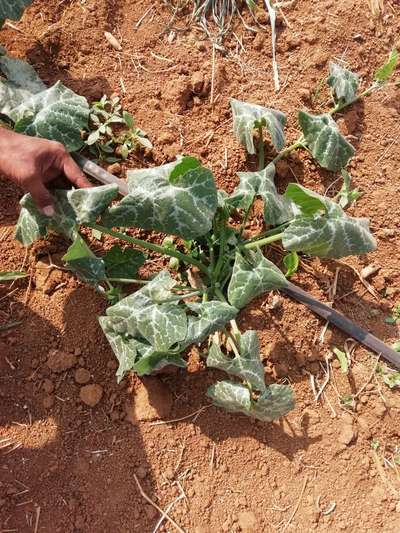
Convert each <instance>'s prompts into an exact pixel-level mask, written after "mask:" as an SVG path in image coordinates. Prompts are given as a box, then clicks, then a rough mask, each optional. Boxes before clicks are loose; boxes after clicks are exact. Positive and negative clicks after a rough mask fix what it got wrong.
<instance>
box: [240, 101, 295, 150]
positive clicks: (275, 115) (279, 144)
mask: <svg viewBox="0 0 400 533" xmlns="http://www.w3.org/2000/svg"><path fill="white" fill-rule="evenodd" d="M230 102H231V108H232V114H233V130H234V133H235V135H236V137H237V139H238V140H239V142H241V143H242V144H243V145H244V146H246V150H247V152H248V153H249V154H255V153H256V149H255V146H254V139H253V131H254V129H255V128H256V127H258V125H261V126H266V127H267V130H268V132H269V133H270V135H271V140H272V144H273V145H274V147H275V148H276V149H277V150H282V148H283V147H284V146H285V133H284V127H285V124H286V116H285V114H284V113H282V112H281V111H276V110H274V109H268V108H266V107H262V106H260V105H257V104H249V103H247V102H241V101H240V100H236V99H235V98H231V100H230Z"/></svg>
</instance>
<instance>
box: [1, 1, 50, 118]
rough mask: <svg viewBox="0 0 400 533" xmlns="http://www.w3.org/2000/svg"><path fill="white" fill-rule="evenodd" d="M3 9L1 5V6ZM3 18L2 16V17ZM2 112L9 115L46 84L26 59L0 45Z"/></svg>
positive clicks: (42, 89)
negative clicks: (7, 52)
mask: <svg viewBox="0 0 400 533" xmlns="http://www.w3.org/2000/svg"><path fill="white" fill-rule="evenodd" d="M0 2H1V0H0ZM0 11H1V7H0ZM0 18H1V17H0ZM0 71H1V72H3V74H4V76H5V77H6V78H7V79H2V78H1V77H0V113H2V114H3V115H7V116H9V114H10V112H11V110H12V109H14V108H15V107H17V106H18V105H20V104H21V103H22V102H24V101H25V100H27V99H29V98H30V97H31V96H32V95H34V94H37V93H40V92H42V91H44V90H46V85H45V84H44V83H43V82H42V80H41V79H40V78H39V76H38V75H37V73H36V71H35V69H33V68H32V67H31V66H30V65H29V64H28V63H27V62H26V61H22V60H21V59H13V58H11V57H8V56H7V55H5V50H4V54H3V53H2V50H1V47H0Z"/></svg>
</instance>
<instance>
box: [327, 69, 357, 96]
mask: <svg viewBox="0 0 400 533" xmlns="http://www.w3.org/2000/svg"><path fill="white" fill-rule="evenodd" d="M359 84H360V81H359V78H358V76H357V74H354V72H351V71H350V70H347V69H345V68H343V67H341V66H340V65H337V64H336V63H330V64H329V78H328V85H329V87H332V91H333V93H334V95H335V97H336V99H337V100H339V101H341V102H344V103H346V104H347V103H350V102H352V101H353V100H354V98H355V96H356V94H357V89H358V86H359Z"/></svg>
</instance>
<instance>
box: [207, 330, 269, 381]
mask: <svg viewBox="0 0 400 533" xmlns="http://www.w3.org/2000/svg"><path fill="white" fill-rule="evenodd" d="M239 352H240V355H235V356H234V357H228V356H227V355H225V354H224V353H223V352H222V351H221V349H220V347H219V346H218V345H216V344H213V345H212V346H211V348H210V351H209V352H208V357H207V366H209V367H212V368H219V369H220V370H224V371H225V372H227V373H228V374H231V375H232V376H236V377H238V378H240V379H242V380H243V381H246V382H247V383H249V384H250V385H251V387H252V388H253V389H255V390H257V391H264V390H265V382H264V367H263V365H262V363H261V360H260V344H259V341H258V337H257V333H256V332H255V331H246V332H245V333H244V334H243V335H241V336H240V338H239Z"/></svg>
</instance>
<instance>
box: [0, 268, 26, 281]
mask: <svg viewBox="0 0 400 533" xmlns="http://www.w3.org/2000/svg"><path fill="white" fill-rule="evenodd" d="M27 275H28V274H25V272H15V271H14V272H0V283H3V282H4V281H15V280H16V279H21V278H26V276H27Z"/></svg>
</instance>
